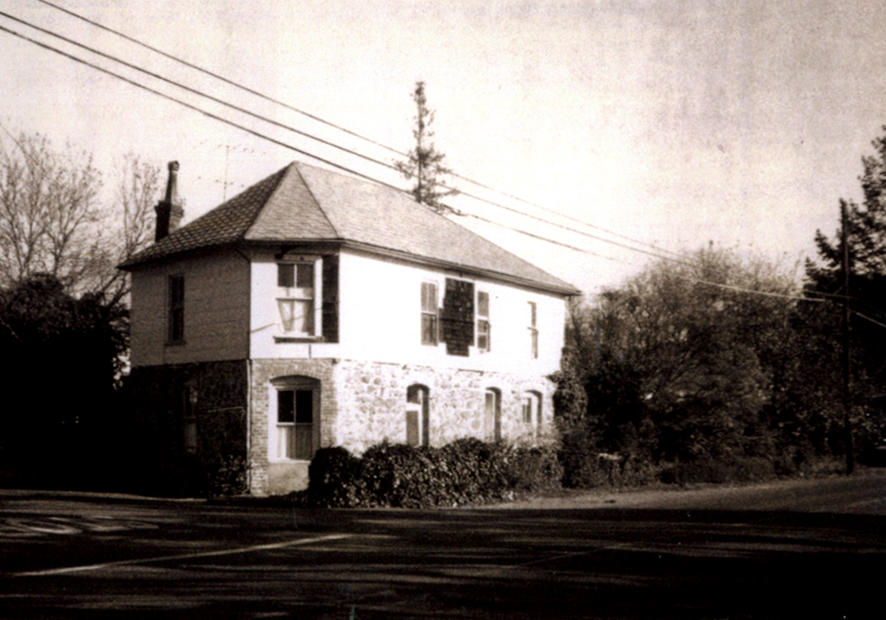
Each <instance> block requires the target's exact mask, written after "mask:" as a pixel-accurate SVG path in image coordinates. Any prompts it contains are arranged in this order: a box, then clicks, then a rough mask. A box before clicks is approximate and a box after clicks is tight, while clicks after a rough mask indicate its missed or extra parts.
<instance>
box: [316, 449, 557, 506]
mask: <svg viewBox="0 0 886 620" xmlns="http://www.w3.org/2000/svg"><path fill="white" fill-rule="evenodd" d="M561 475H562V470H561V468H560V464H559V462H558V461H557V455H556V453H555V452H554V451H553V450H551V449H548V448H513V447H509V446H506V445H504V444H500V443H492V444H490V443H484V442H482V441H480V440H478V439H460V440H457V441H454V442H452V443H450V444H447V445H445V446H443V447H440V448H428V447H419V448H416V447H412V446H408V445H402V444H388V443H381V444H378V445H375V446H372V447H371V448H369V449H368V450H367V451H366V452H365V453H364V454H363V457H362V458H357V457H355V456H353V455H351V454H350V453H349V452H348V451H347V450H345V449H344V448H325V449H322V450H319V451H318V452H317V454H316V456H315V457H314V460H313V461H312V462H311V466H310V469H309V487H308V493H307V498H308V501H309V502H310V503H312V504H313V505H318V506H395V507H403V508H420V507H429V506H456V505H460V504H468V503H482V502H489V501H495V500H499V499H503V498H512V497H514V496H515V495H516V494H522V493H534V492H542V491H549V490H553V489H556V488H559V485H560V477H561Z"/></svg>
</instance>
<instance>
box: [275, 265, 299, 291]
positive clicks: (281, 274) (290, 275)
mask: <svg viewBox="0 0 886 620" xmlns="http://www.w3.org/2000/svg"><path fill="white" fill-rule="evenodd" d="M294 273H295V265H293V264H291V263H289V264H287V263H280V264H278V265H277V286H285V287H287V288H288V287H291V286H292V285H293V283H294Z"/></svg>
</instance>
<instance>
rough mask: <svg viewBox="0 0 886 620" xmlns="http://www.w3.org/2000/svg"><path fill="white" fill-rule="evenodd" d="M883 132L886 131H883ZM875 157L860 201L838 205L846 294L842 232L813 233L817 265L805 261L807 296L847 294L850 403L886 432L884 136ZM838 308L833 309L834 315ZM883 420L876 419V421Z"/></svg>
mask: <svg viewBox="0 0 886 620" xmlns="http://www.w3.org/2000/svg"><path fill="white" fill-rule="evenodd" d="M883 130H884V132H886V126H884V127H883ZM872 145H873V147H874V149H875V154H874V155H867V156H864V157H862V160H861V162H862V175H861V176H860V177H859V181H860V182H861V189H862V195H863V200H862V202H861V204H858V203H856V202H855V201H852V200H841V201H840V207H841V209H843V208H845V210H846V241H847V246H848V248H849V260H850V268H849V290H848V291H845V290H843V276H842V244H841V241H840V238H841V235H842V230H841V229H838V230H837V232H836V233H835V235H834V237H833V240H831V239H829V238H828V237H827V236H825V235H824V234H823V233H822V232H821V231H816V235H815V243H816V246H817V249H818V255H819V261H818V262H813V261H808V262H807V265H806V276H807V281H808V287H809V289H810V293H812V292H814V291H821V292H827V293H836V294H841V295H845V294H847V293H848V295H849V306H850V309H851V311H852V320H851V335H852V347H851V348H852V351H853V361H852V367H853V368H852V376H853V390H852V391H853V394H854V397H853V400H854V401H855V403H856V404H862V403H864V404H865V409H866V411H867V412H868V413H867V415H868V417H869V418H871V420H869V421H870V422H872V423H873V424H882V425H884V430H886V407H884V401H886V399H884V394H886V327H884V326H883V325H884V324H886V135H884V136H881V137H878V138H876V139H875V140H874V141H873V142H872ZM838 312H839V306H838V305H836V304H835V305H833V306H832V312H831V313H830V314H833V315H834V316H837V315H838ZM878 417H879V418H881V419H880V420H877V419H875V418H878Z"/></svg>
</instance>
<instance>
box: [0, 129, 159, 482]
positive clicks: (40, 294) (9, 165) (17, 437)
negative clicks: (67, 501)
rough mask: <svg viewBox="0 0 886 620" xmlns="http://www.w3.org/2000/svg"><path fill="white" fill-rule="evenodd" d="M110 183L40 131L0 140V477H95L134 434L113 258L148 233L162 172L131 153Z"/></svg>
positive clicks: (124, 310) (123, 316) (124, 322)
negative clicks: (107, 194)
mask: <svg viewBox="0 0 886 620" xmlns="http://www.w3.org/2000/svg"><path fill="white" fill-rule="evenodd" d="M114 182H115V187H114V190H115V191H113V192H112V196H113V197H112V198H111V199H110V200H107V199H104V198H103V195H104V194H103V192H102V190H103V187H104V178H103V174H102V172H101V171H100V170H99V169H98V168H97V167H96V166H95V163H94V160H93V158H92V156H91V155H90V154H89V153H87V152H85V151H82V150H78V149H76V148H73V147H72V146H66V147H63V148H56V147H54V146H53V144H52V143H51V141H50V140H49V139H48V138H47V137H45V136H42V135H39V134H32V135H29V134H25V133H20V134H18V135H13V134H9V136H8V138H7V139H5V140H2V141H0V352H2V353H0V371H2V373H3V378H4V384H5V385H6V386H7V398H8V401H7V406H6V407H5V408H4V409H5V411H4V414H3V416H2V417H0V478H13V477H14V478H15V479H17V480H18V481H19V482H24V483H34V484H43V483H45V484H64V485H66V486H72V485H76V484H77V483H78V482H79V481H83V480H90V481H93V480H95V479H96V475H100V476H101V477H106V475H107V474H108V473H109V472H110V471H112V470H113V469H114V468H109V467H108V463H109V461H110V460H112V459H114V458H115V457H114V455H117V456H121V455H122V454H123V451H124V450H125V446H126V445H127V444H128V443H130V442H131V441H132V440H133V437H132V433H131V430H130V429H129V425H128V421H127V419H126V411H125V404H124V403H123V402H122V401H121V387H122V385H123V380H124V377H125V375H126V371H127V367H128V351H129V323H128V320H129V316H128V296H129V278H128V276H127V274H125V273H124V272H122V271H119V270H118V269H117V268H116V266H117V264H119V263H120V262H122V261H123V260H124V259H126V258H127V257H129V256H131V255H132V254H133V253H135V252H136V251H138V250H139V249H141V248H142V247H144V246H146V245H147V244H148V243H149V242H150V241H151V240H152V239H153V213H152V207H153V205H154V203H155V201H156V200H157V196H158V194H159V191H160V183H161V176H160V171H159V169H158V168H157V167H155V166H153V165H151V164H149V163H148V162H145V161H144V160H143V159H142V158H140V157H139V156H137V155H134V154H131V153H130V154H126V155H123V156H122V157H121V158H120V163H119V168H118V170H117V171H116V175H115V178H114ZM0 483H2V479H0Z"/></svg>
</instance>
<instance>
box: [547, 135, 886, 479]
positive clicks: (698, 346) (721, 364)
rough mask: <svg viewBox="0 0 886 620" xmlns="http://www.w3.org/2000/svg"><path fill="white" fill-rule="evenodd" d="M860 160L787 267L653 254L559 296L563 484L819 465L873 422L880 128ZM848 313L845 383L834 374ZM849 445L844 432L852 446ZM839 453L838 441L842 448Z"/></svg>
mask: <svg viewBox="0 0 886 620" xmlns="http://www.w3.org/2000/svg"><path fill="white" fill-rule="evenodd" d="M873 144H874V147H875V149H876V155H874V156H871V157H865V158H864V159H863V166H864V172H863V175H862V177H861V183H862V190H863V193H864V202H863V204H861V205H859V204H856V203H854V202H852V201H842V203H843V204H842V205H841V206H843V207H845V208H846V210H847V212H848V218H847V221H846V228H847V229H846V238H847V247H848V252H849V255H850V257H851V260H850V263H851V264H850V270H849V273H850V279H849V280H850V281H849V290H848V291H847V290H846V288H845V287H844V286H843V276H842V266H841V259H842V254H843V245H842V243H841V242H840V241H839V239H840V238H841V236H842V234H841V233H842V231H840V230H838V231H837V234H836V235H835V239H837V241H831V240H829V239H828V238H827V237H826V236H825V235H823V234H822V233H821V232H818V234H817V236H816V244H817V248H818V252H819V257H820V260H819V261H818V262H816V261H809V262H808V263H807V265H806V280H805V283H804V284H803V285H800V284H799V283H797V278H795V277H794V274H793V273H791V272H790V271H789V270H785V269H783V268H782V267H781V266H779V265H773V264H771V263H768V262H766V261H764V260H762V259H748V258H746V257H743V256H740V255H739V254H737V253H736V252H730V251H725V250H721V249H716V248H707V249H704V250H701V251H698V252H696V253H695V254H692V255H688V256H685V257H684V258H683V259H682V260H661V261H660V262H658V263H656V264H654V265H652V266H651V267H649V268H647V269H646V270H645V271H644V272H642V273H641V274H640V275H638V276H636V277H634V278H633V279H631V280H630V281H629V282H627V283H626V284H625V285H623V286H621V287H619V288H616V289H611V290H607V291H604V292H603V293H602V294H601V295H599V297H598V298H597V299H596V300H594V303H593V304H591V305H585V306H580V305H573V306H572V307H571V309H570V319H569V324H568V326H567V327H568V341H569V342H568V345H569V353H568V354H567V355H566V357H565V359H564V363H563V371H562V372H561V373H559V374H558V375H557V376H556V380H557V382H558V386H559V388H558V392H557V394H556V395H555V405H556V409H557V421H558V425H559V427H560V430H561V433H562V437H563V443H562V447H561V451H560V459H561V462H562V463H563V466H564V479H563V482H564V485H566V486H573V487H589V486H597V485H599V484H621V483H624V484H632V483H635V482H642V481H649V480H654V479H658V480H662V481H664V482H697V481H705V482H723V481H728V480H756V479H762V478H767V477H772V476H776V475H792V474H796V473H798V472H803V471H808V470H810V469H815V468H819V467H829V466H832V464H833V463H835V462H837V460H838V459H840V458H842V457H844V455H847V452H848V456H846V460H847V468H849V469H851V465H850V463H851V461H852V457H851V455H852V454H853V453H859V454H864V452H865V450H866V449H867V448H869V447H870V446H872V445H874V444H875V443H876V442H877V441H881V440H882V438H883V436H884V431H886V423H884V421H886V418H884V411H883V409H884V401H886V397H884V394H886V327H884V325H886V297H884V291H886V201H884V200H883V197H884V196H886V138H878V139H877V140H875V141H874V143H873ZM844 299H847V300H848V304H849V307H850V313H851V322H850V350H851V352H852V358H851V363H850V368H851V391H850V400H849V401H848V415H847V405H846V402H847V401H844V398H843V384H842V380H841V379H842V375H841V360H840V355H841V351H842V340H841V315H842V301H843V300H844ZM848 442H852V443H851V444H850V443H848ZM850 446H851V447H852V448H853V449H852V450H847V448H848V447H850Z"/></svg>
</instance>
